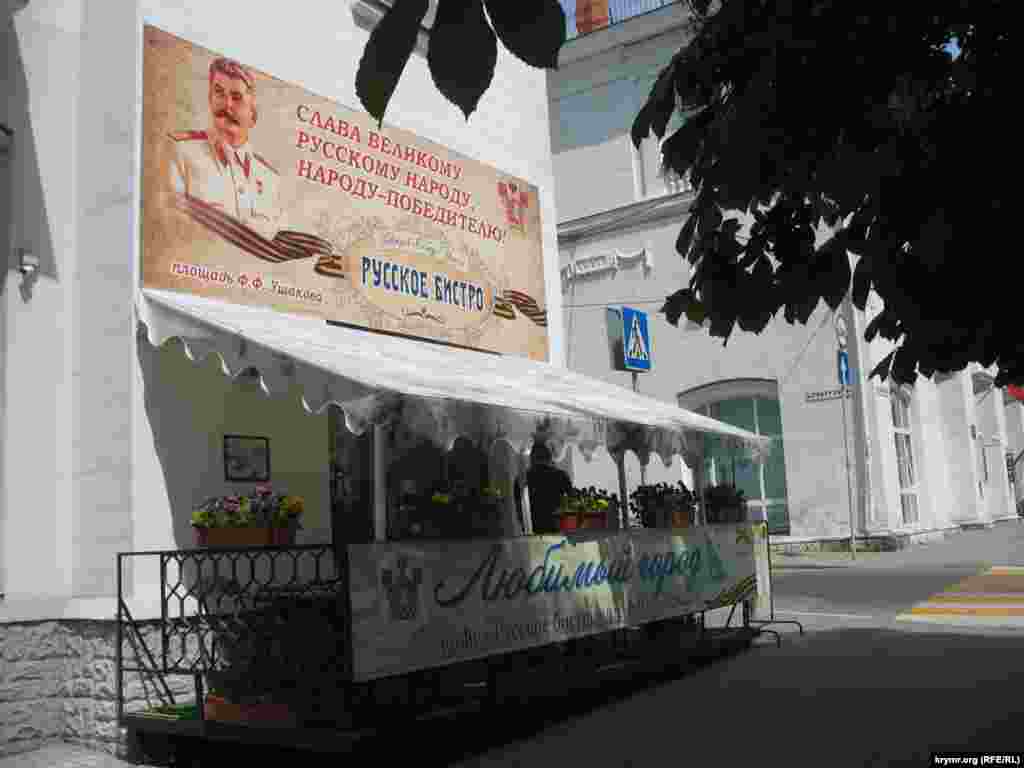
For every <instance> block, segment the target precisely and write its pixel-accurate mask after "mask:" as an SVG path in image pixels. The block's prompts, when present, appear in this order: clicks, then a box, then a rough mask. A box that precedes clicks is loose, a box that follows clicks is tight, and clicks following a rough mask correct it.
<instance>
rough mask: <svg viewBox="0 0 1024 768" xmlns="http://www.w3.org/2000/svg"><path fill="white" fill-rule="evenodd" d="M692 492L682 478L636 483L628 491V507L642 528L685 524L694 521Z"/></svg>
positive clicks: (674, 526) (685, 526) (687, 525)
mask: <svg viewBox="0 0 1024 768" xmlns="http://www.w3.org/2000/svg"><path fill="white" fill-rule="evenodd" d="M694 501H695V499H694V495H693V493H691V492H690V489H689V488H687V487H686V484H685V483H683V481H682V480H680V481H679V482H677V483H676V484H675V485H669V484H668V483H657V484H653V485H641V486H638V487H637V489H636V490H635V491H633V493H631V494H630V495H629V509H630V512H631V513H632V515H633V516H634V517H636V518H639V520H640V524H641V525H642V526H643V527H644V528H687V527H689V526H690V524H691V523H692V522H693V511H694V508H695V506H696V505H695V503H694Z"/></svg>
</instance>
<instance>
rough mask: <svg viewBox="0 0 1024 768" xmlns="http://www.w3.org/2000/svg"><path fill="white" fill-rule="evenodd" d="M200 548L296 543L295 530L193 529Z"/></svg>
mask: <svg viewBox="0 0 1024 768" xmlns="http://www.w3.org/2000/svg"><path fill="white" fill-rule="evenodd" d="M192 530H193V531H195V535H196V544H197V545H199V546H200V547H269V546H275V545H277V546H287V545H289V544H294V543H295V529H294V528H193V529H192Z"/></svg>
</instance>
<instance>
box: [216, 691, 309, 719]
mask: <svg viewBox="0 0 1024 768" xmlns="http://www.w3.org/2000/svg"><path fill="white" fill-rule="evenodd" d="M203 714H204V716H205V718H206V719H207V720H216V721H217V722H220V723H241V724H253V725H255V724H259V725H279V726H292V725H295V722H296V718H295V715H294V714H292V711H291V710H290V709H289V708H288V707H287V705H285V704H277V703H275V702H259V703H255V704H238V703H236V702H234V701H228V700H227V699H225V698H224V697H223V696H217V695H215V694H212V693H208V694H207V695H206V704H205V706H204V708H203Z"/></svg>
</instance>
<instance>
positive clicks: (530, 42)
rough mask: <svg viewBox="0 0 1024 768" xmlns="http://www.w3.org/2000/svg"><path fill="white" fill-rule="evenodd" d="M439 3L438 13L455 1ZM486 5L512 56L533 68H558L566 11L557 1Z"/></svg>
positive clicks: (496, 0) (490, 0) (490, 1)
mask: <svg viewBox="0 0 1024 768" xmlns="http://www.w3.org/2000/svg"><path fill="white" fill-rule="evenodd" d="M438 2H439V5H438V13H440V12H441V8H442V7H443V6H444V5H445V4H446V3H447V4H449V5H450V4H452V3H453V2H455V0H438ZM486 5H487V15H488V16H490V17H491V24H493V25H494V31H495V32H497V33H498V37H500V38H501V42H502V43H503V44H504V46H505V47H506V48H508V49H509V50H510V51H511V52H512V54H513V55H514V56H517V57H518V58H520V59H522V60H523V61H525V62H526V63H527V64H529V65H530V66H532V67H538V68H540V69H557V68H558V52H559V50H561V48H562V45H563V44H564V43H565V38H566V34H567V32H566V25H565V11H563V10H562V6H561V5H560V4H559V3H558V1H557V0H486ZM456 51H458V49H456Z"/></svg>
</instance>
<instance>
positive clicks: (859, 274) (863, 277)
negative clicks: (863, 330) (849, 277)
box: [851, 254, 872, 312]
mask: <svg viewBox="0 0 1024 768" xmlns="http://www.w3.org/2000/svg"><path fill="white" fill-rule="evenodd" d="M871 277H872V275H871V257H870V256H869V255H867V254H864V255H862V256H861V258H860V261H858V262H857V267H856V269H854V271H853V294H852V296H851V298H852V300H853V305H854V306H855V307H857V309H859V310H861V311H862V312H863V311H864V307H865V306H866V305H867V303H868V294H869V293H870V292H871Z"/></svg>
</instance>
